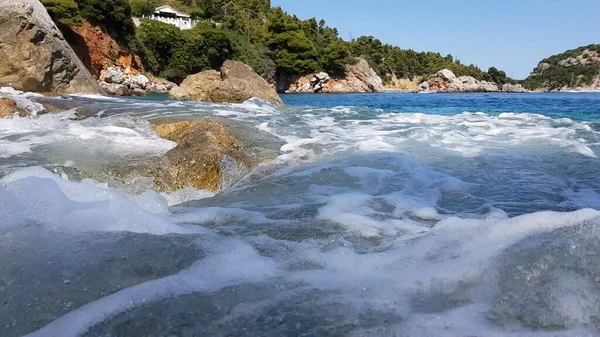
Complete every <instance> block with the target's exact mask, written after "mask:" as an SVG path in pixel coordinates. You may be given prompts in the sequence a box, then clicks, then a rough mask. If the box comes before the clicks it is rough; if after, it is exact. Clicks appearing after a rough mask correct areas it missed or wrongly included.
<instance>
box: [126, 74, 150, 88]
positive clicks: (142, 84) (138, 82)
mask: <svg viewBox="0 0 600 337" xmlns="http://www.w3.org/2000/svg"><path fill="white" fill-rule="evenodd" d="M128 80H129V87H130V88H131V89H134V90H135V89H141V90H144V89H146V87H147V86H148V84H149V83H150V80H149V79H148V77H146V76H144V75H142V74H138V75H135V76H132V77H130V78H129V79H128Z"/></svg>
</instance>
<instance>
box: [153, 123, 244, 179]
mask: <svg viewBox="0 0 600 337" xmlns="http://www.w3.org/2000/svg"><path fill="white" fill-rule="evenodd" d="M154 130H155V131H156V133H158V135H159V136H161V137H162V138H164V139H168V140H170V141H173V142H175V143H177V146H176V147H175V148H173V149H172V150H170V151H169V152H167V153H166V154H165V157H164V158H163V160H162V162H161V163H160V167H159V168H158V172H157V174H156V184H157V187H158V189H162V190H179V189H183V188H185V187H195V188H198V189H205V190H211V191H218V190H222V189H224V188H226V187H227V186H228V185H229V184H231V183H232V182H234V181H235V180H237V179H239V178H241V177H242V176H243V175H244V174H246V173H247V172H248V169H249V167H251V166H253V163H252V162H251V161H250V160H249V158H247V156H246V154H245V152H244V146H243V144H242V143H241V142H240V140H239V139H237V138H236V137H234V136H233V135H232V134H231V133H230V131H229V128H228V126H227V125H226V124H225V123H224V122H222V121H218V120H208V119H203V120H196V121H186V122H178V123H171V124H162V125H157V126H156V127H155V128H154Z"/></svg>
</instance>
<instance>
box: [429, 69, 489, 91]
mask: <svg viewBox="0 0 600 337" xmlns="http://www.w3.org/2000/svg"><path fill="white" fill-rule="evenodd" d="M428 90H431V91H436V92H498V91H500V89H499V88H498V86H497V85H496V83H493V82H487V81H479V80H477V79H475V78H473V77H471V76H460V77H456V75H454V73H453V72H452V71H450V70H448V69H442V70H440V71H438V72H437V73H435V74H433V75H431V76H429V80H427V81H425V82H423V83H421V85H419V89H418V91H428Z"/></svg>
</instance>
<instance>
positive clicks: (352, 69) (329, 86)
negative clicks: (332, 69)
mask: <svg viewBox="0 0 600 337" xmlns="http://www.w3.org/2000/svg"><path fill="white" fill-rule="evenodd" d="M382 88H383V81H382V80H381V77H379V76H378V75H377V73H375V71H374V70H373V69H372V68H371V67H370V66H369V63H368V62H367V61H365V60H364V59H358V60H357V61H356V63H355V64H348V65H346V73H345V75H344V76H343V77H337V78H332V77H330V76H329V74H327V73H325V72H320V73H317V74H309V75H291V76H285V75H282V76H280V77H279V78H278V80H277V91H279V92H285V93H311V94H312V93H362V92H379V91H381V90H382Z"/></svg>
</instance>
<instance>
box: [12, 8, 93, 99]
mask: <svg viewBox="0 0 600 337" xmlns="http://www.w3.org/2000/svg"><path fill="white" fill-rule="evenodd" d="M2 85H7V86H11V87H13V88H15V89H18V90H24V91H34V92H51V93H61V94H70V93H101V92H102V89H101V88H100V87H99V86H98V84H97V83H96V81H95V79H94V77H93V76H92V75H91V74H90V72H89V71H88V70H87V69H86V68H85V66H84V65H83V63H82V62H81V61H80V60H79V58H78V57H77V55H75V52H74V51H73V49H71V47H70V46H69V44H68V43H67V41H65V39H64V37H63V35H62V34H61V32H60V31H59V30H58V28H57V27H56V25H55V24H54V22H53V21H52V19H51V18H50V16H49V15H48V12H47V11H46V9H45V8H44V6H43V5H42V4H41V3H40V2H39V1H38V0H19V1H14V0H0V86H2Z"/></svg>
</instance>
